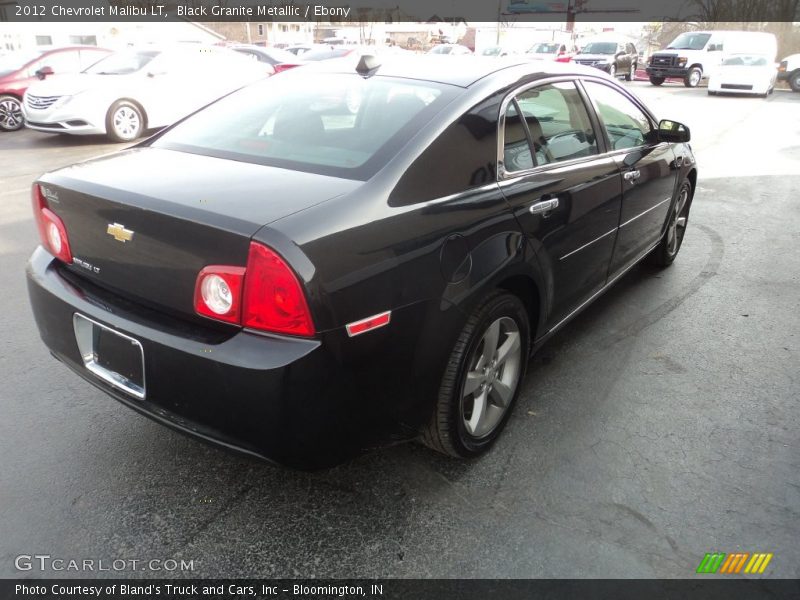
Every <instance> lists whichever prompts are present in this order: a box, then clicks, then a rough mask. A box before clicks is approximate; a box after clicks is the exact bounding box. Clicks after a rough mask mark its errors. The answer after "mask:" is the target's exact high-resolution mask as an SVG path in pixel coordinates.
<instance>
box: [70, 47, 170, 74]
mask: <svg viewBox="0 0 800 600" xmlns="http://www.w3.org/2000/svg"><path fill="white" fill-rule="evenodd" d="M158 54H159V52H158V51H156V50H143V51H124V52H115V53H114V54H109V55H108V56H107V57H106V58H103V59H101V60H99V61H98V62H96V63H94V64H93V65H92V66H91V67H89V68H88V69H86V70H85V71H84V73H92V74H94V75H127V74H129V73H135V72H136V71H138V70H140V69H141V68H143V67H144V66H145V65H146V64H147V63H149V62H150V61H151V60H153V59H154V58H155V57H156V56H158Z"/></svg>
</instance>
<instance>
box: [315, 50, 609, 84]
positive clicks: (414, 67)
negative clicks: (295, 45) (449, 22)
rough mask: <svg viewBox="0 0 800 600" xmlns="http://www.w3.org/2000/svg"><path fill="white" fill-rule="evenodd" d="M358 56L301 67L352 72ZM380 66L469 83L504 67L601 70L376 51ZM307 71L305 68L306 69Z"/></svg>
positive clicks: (550, 72) (387, 72)
mask: <svg viewBox="0 0 800 600" xmlns="http://www.w3.org/2000/svg"><path fill="white" fill-rule="evenodd" d="M359 58H360V56H357V57H344V58H341V59H333V60H327V61H321V62H318V63H315V64H313V65H308V66H304V67H303V69H313V70H315V71H324V72H328V73H352V72H355V68H356V64H357V63H358V60H359ZM377 59H378V62H379V63H380V66H379V67H378V69H377V71H376V74H377V75H381V76H383V77H401V78H406V79H419V80H423V81H433V82H437V83H445V84H450V85H455V86H459V87H465V88H466V87H469V86H471V85H473V84H474V83H476V82H477V81H480V80H481V79H484V78H486V77H488V76H490V75H493V74H495V73H499V72H507V71H508V70H518V71H519V72H520V76H522V75H524V74H526V71H527V73H530V74H537V75H539V76H540V77H548V76H557V75H594V76H597V75H598V74H602V72H600V71H598V70H597V69H595V68H592V67H585V66H582V65H578V64H575V63H559V62H552V63H550V62H547V63H542V61H531V60H529V59H526V58H524V57H515V56H509V57H503V58H495V57H491V58H487V57H482V56H473V55H468V56H437V55H435V54H424V55H423V54H413V55H396V54H383V55H380V54H378V55H377ZM306 72H307V71H306Z"/></svg>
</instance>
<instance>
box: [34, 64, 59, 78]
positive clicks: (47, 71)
mask: <svg viewBox="0 0 800 600" xmlns="http://www.w3.org/2000/svg"><path fill="white" fill-rule="evenodd" d="M54 74H55V71H53V67H46V66H45V67H42V68H41V69H39V70H38V71H36V77H38V78H39V79H44V78H45V77H47V76H48V75H54Z"/></svg>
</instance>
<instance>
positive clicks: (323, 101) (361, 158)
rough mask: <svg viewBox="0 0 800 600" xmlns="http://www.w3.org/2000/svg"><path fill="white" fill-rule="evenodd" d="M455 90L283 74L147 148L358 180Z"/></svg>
mask: <svg viewBox="0 0 800 600" xmlns="http://www.w3.org/2000/svg"><path fill="white" fill-rule="evenodd" d="M306 68H307V67H299V68H297V69H296V70H297V71H301V70H304V69H306ZM457 90H458V88H456V87H454V86H449V85H444V84H438V83H432V82H428V81H417V80H410V79H395V78H390V77H380V76H374V77H371V78H369V79H364V78H362V77H360V76H359V75H357V74H355V73H354V74H352V75H350V74H330V73H311V72H308V73H306V72H304V73H293V72H287V73H282V74H281V75H278V76H275V77H271V78H269V79H267V80H265V81H261V82H259V83H256V84H254V85H251V86H249V87H246V88H244V89H241V90H239V91H238V92H235V93H233V94H231V95H229V96H227V97H225V98H223V99H221V100H219V101H218V102H215V103H214V104H212V105H211V106H209V107H207V108H205V109H204V110H202V111H200V112H198V113H196V114H195V115H193V116H191V117H189V118H188V119H186V120H185V121H183V122H181V123H179V124H178V125H176V126H174V127H173V128H171V129H170V130H168V131H167V132H166V133H164V134H163V135H162V136H160V137H159V138H158V139H156V140H155V141H154V142H153V146H155V147H160V148H168V149H172V150H179V151H183V152H192V153H195V154H204V155H207V156H216V157H219V158H229V159H232V160H240V161H245V162H253V163H258V164H264V165H270V166H276V167H284V168H288V169H294V170H299V171H308V172H312V173H320V174H323V175H333V176H335V177H344V178H348V179H360V180H366V179H369V178H370V177H372V175H374V174H375V173H377V171H378V170H380V169H381V168H382V167H383V166H384V165H385V164H386V163H388V161H389V160H390V159H391V158H392V156H394V154H396V153H397V151H398V150H399V149H400V148H401V147H402V146H403V145H404V144H405V143H406V142H408V140H409V139H410V138H411V137H412V136H413V135H414V133H415V132H416V131H418V130H419V129H420V127H422V126H423V125H424V124H425V123H427V121H429V120H430V118H431V117H432V116H433V115H434V114H435V113H436V112H438V111H439V109H440V108H441V107H442V106H444V105H445V104H446V103H448V102H449V101H450V100H451V99H452V98H453V97H454V96H455V95H456V94H457Z"/></svg>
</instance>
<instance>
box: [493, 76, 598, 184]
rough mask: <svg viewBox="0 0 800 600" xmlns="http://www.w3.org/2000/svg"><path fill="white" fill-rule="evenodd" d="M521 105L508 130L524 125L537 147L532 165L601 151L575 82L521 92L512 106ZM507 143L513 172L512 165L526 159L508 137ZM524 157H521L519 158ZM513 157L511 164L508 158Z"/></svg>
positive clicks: (531, 140)
mask: <svg viewBox="0 0 800 600" xmlns="http://www.w3.org/2000/svg"><path fill="white" fill-rule="evenodd" d="M514 105H516V106H517V107H519V113H520V115H521V116H518V115H517V114H516V113H512V114H511V117H512V118H511V121H509V120H508V118H509V115H507V121H506V131H507V132H509V131H510V132H511V133H512V140H515V139H516V137H518V135H515V133H514V130H515V128H517V125H516V124H517V123H519V128H523V129H524V131H525V133H526V134H527V136H528V140H529V142H530V145H531V147H532V149H533V152H532V163H533V164H532V166H542V165H548V164H552V163H557V162H562V161H566V160H574V159H577V158H584V157H587V156H591V155H593V154H597V153H598V147H597V139H596V136H595V133H594V129H593V128H592V124H591V121H590V120H589V113H588V112H587V110H586V106H585V105H584V103H583V100H582V98H581V96H580V94H579V93H578V90H577V88H576V87H575V84H574V83H572V82H571V81H565V82H561V83H553V84H548V85H542V86H538V87H535V88H532V89H530V90H527V91H525V92H522V93H521V94H519V95H518V96H517V97H516V99H515V102H514V103H512V104H511V105H510V106H514ZM504 144H505V146H506V148H505V152H504V156H507V158H504V161H505V164H506V169H507V170H509V171H512V170H514V169H512V167H511V165H514V164H520V165H521V166H522V167H523V168H526V167H525V166H524V164H522V163H520V161H521V160H522V161H525V160H527V158H526V157H525V154H524V153H522V152H519V151H516V152H514V156H512V154H511V152H510V151H511V150H512V148H516V146H512V147H509V140H504ZM517 156H520V157H521V158H516V157H517ZM509 158H510V159H512V160H511V165H509V163H508V159H509Z"/></svg>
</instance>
